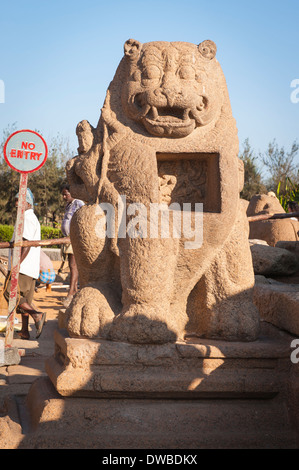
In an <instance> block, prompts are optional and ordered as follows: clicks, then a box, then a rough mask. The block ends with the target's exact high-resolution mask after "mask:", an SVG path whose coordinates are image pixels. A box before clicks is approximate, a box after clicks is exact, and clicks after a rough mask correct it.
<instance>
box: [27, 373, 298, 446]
mask: <svg viewBox="0 0 299 470" xmlns="http://www.w3.org/2000/svg"><path fill="white" fill-rule="evenodd" d="M51 385H52V384H50V383H49V382H48V381H46V380H45V379H42V380H38V381H37V382H36V383H35V384H33V386H32V389H31V390H30V394H29V399H28V406H29V407H30V410H31V412H32V415H33V416H34V419H33V423H32V424H33V432H31V433H30V434H28V435H27V436H25V437H24V439H23V441H22V442H21V443H20V446H19V448H25V449H30V448H35V449H38V448H59V449H76V448H77V449H92V448H94V449H149V453H153V450H152V449H164V450H165V449H205V448H211V449H216V448H217V449H221V448H226V449H234V448H238V449H244V448H257V449H261V448H263V449H264V448H268V449H269V448H271V449H275V448H276V449H282V448H297V443H296V433H295V431H294V428H293V427H292V425H291V424H290V419H289V416H288V413H287V406H286V403H285V402H284V401H283V400H277V399H269V400H265V399H259V398H258V397H255V398H251V399H250V400H248V401H245V400H240V399H237V400H231V399H225V400H221V399H217V398H215V399H213V400H211V399H204V400H190V401H188V400H172V399H163V398H160V399H156V400H155V399H154V398H152V399H137V400H134V399H132V398H130V399H121V398H116V399H112V400H111V399H105V398H102V399H101V400H95V399H88V398H76V399H74V398H61V397H59V395H57V392H56V391H55V389H54V388H53V387H51ZM107 455H108V453H107Z"/></svg>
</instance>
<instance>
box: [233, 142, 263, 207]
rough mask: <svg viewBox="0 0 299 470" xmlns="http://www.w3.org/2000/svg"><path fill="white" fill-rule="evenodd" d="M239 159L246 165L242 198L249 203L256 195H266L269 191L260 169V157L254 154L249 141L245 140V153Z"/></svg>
mask: <svg viewBox="0 0 299 470" xmlns="http://www.w3.org/2000/svg"><path fill="white" fill-rule="evenodd" d="M239 158H240V159H241V160H242V161H243V163H244V187H243V190H242V192H241V197H242V198H243V199H246V200H247V201H249V200H250V199H251V198H252V196H254V195H255V194H264V193H266V192H267V189H266V186H265V185H264V183H263V181H262V175H261V172H260V170H259V168H258V157H257V156H256V155H255V154H254V151H253V150H252V148H251V146H250V143H249V139H246V140H245V142H244V144H243V151H242V152H241V153H240V154H239Z"/></svg>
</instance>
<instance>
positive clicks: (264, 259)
mask: <svg viewBox="0 0 299 470" xmlns="http://www.w3.org/2000/svg"><path fill="white" fill-rule="evenodd" d="M250 251H251V255H252V263H253V269H254V273H255V274H261V275H264V276H278V275H280V276H284V275H290V274H294V273H296V272H297V271H298V270H299V263H298V260H297V258H296V256H295V255H294V254H293V253H291V252H290V251H288V250H285V249H283V248H277V247H273V246H269V245H263V244H259V243H253V242H252V241H250Z"/></svg>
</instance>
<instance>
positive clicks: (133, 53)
mask: <svg viewBox="0 0 299 470" xmlns="http://www.w3.org/2000/svg"><path fill="white" fill-rule="evenodd" d="M141 46H142V44H141V43H140V42H139V41H136V40H135V39H128V40H127V41H126V42H125V44H124V51H125V55H126V56H127V57H129V58H130V59H136V58H137V57H138V56H139V53H140V49H141Z"/></svg>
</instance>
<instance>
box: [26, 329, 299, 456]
mask: <svg viewBox="0 0 299 470" xmlns="http://www.w3.org/2000/svg"><path fill="white" fill-rule="evenodd" d="M264 326H265V325H264ZM292 339H293V338H292V337H291V336H289V335H287V334H284V333H282V332H280V331H279V330H276V329H275V328H274V327H270V326H269V327H267V331H266V332H264V333H263V336H261V337H260V338H259V340H258V341H255V342H253V343H227V342H221V341H203V340H198V339H194V338H192V339H190V341H186V342H181V343H176V344H168V345H163V346H141V345H130V344H125V343H112V342H108V341H104V340H103V341H99V340H96V341H95V340H87V339H74V338H69V337H68V336H67V334H66V332H65V331H62V330H60V331H57V332H56V334H55V344H56V351H55V355H54V356H53V357H52V358H50V359H49V360H48V361H47V365H46V368H47V373H48V376H49V378H42V379H39V380H37V381H36V382H35V383H34V384H33V385H32V387H31V389H30V392H29V394H28V396H27V407H28V411H29V414H30V417H31V424H32V432H31V433H29V434H27V435H26V438H25V439H24V440H23V442H22V444H21V447H24V448H33V447H35V448H36V447H37V448H43V447H44V448H99V449H201V448H297V445H298V442H297V421H296V416H297V415H296V413H297V412H298V404H297V402H296V397H298V393H297V391H298V390H294V387H293V388H292V387H291V385H290V380H289V378H290V374H291V368H292V363H291V361H290V352H291V350H290V343H291V341H292ZM296 383H297V382H296Z"/></svg>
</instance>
